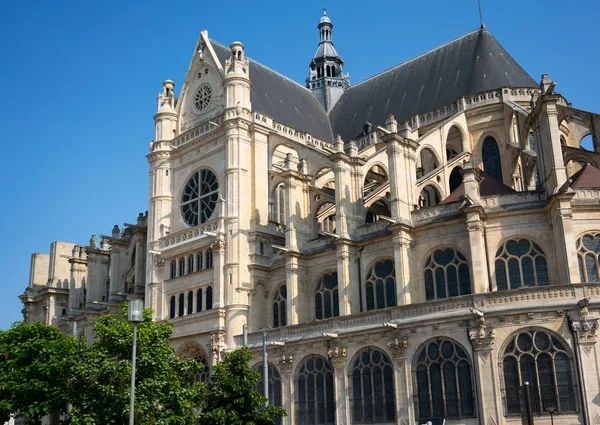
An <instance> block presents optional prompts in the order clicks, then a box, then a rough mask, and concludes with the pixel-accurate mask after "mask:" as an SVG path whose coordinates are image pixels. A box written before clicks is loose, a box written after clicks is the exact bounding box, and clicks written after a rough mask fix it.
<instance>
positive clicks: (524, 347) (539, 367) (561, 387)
mask: <svg viewBox="0 0 600 425" xmlns="http://www.w3.org/2000/svg"><path fill="white" fill-rule="evenodd" d="M509 341H510V342H509V343H508V345H507V346H506V348H505V350H504V355H503V359H502V369H503V375H504V408H505V415H507V416H512V415H519V416H520V415H521V403H522V391H521V385H522V384H523V383H524V382H529V385H530V390H531V404H532V410H533V412H534V413H536V414H538V415H539V414H547V413H548V412H547V409H548V408H549V407H550V408H551V407H553V408H555V409H556V412H557V413H574V412H576V411H577V405H576V401H575V393H576V388H575V384H574V380H573V375H572V372H571V356H570V354H569V353H568V352H567V350H566V348H565V345H564V344H563V343H562V342H561V341H559V340H558V339H557V338H556V337H554V336H553V335H551V334H550V333H549V332H547V331H545V330H542V329H530V330H522V331H519V332H517V333H515V334H513V335H512V336H511V337H510V339H509Z"/></svg>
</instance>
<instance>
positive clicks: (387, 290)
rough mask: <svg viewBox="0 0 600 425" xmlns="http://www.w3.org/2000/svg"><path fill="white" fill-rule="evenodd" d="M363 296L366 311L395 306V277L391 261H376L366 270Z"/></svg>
mask: <svg viewBox="0 0 600 425" xmlns="http://www.w3.org/2000/svg"><path fill="white" fill-rule="evenodd" d="M365 295H366V297H365V298H366V301H367V311H370V310H379V309H381V308H386V307H391V306H395V305H396V276H395V273H394V262H393V261H392V260H381V261H378V262H376V263H375V264H374V265H373V266H372V267H371V268H370V269H369V270H368V272H367V278H366V280H365Z"/></svg>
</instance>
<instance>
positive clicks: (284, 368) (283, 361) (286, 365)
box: [275, 353, 294, 375]
mask: <svg viewBox="0 0 600 425" xmlns="http://www.w3.org/2000/svg"><path fill="white" fill-rule="evenodd" d="M275 363H277V366H279V369H280V370H281V372H283V373H285V374H287V375H289V374H291V373H292V371H293V370H294V356H293V355H292V354H287V353H283V354H282V355H281V356H279V357H277V358H275Z"/></svg>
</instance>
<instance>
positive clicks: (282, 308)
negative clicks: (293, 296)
mask: <svg viewBox="0 0 600 425" xmlns="http://www.w3.org/2000/svg"><path fill="white" fill-rule="evenodd" d="M286 302H287V288H286V286H285V285H281V286H280V287H279V289H278V290H277V294H276V295H275V298H274V299H273V327H274V328H278V327H280V326H285V325H286V323H287V317H286V305H285V304H286Z"/></svg>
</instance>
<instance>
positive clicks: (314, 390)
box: [295, 354, 336, 425]
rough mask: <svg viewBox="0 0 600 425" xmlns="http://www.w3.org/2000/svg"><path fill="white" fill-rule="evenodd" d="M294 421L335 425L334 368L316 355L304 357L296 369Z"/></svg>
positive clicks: (297, 422) (314, 424) (303, 423)
mask: <svg viewBox="0 0 600 425" xmlns="http://www.w3.org/2000/svg"><path fill="white" fill-rule="evenodd" d="M295 384H296V385H295V388H296V391H295V393H296V424H298V425H334V424H335V405H336V402H335V391H334V381H333V368H332V367H331V365H330V364H329V362H328V361H327V360H326V359H325V358H323V357H321V356H318V355H315V354H313V355H310V356H308V357H306V358H305V359H304V360H303V361H302V363H301V364H300V365H299V366H298V369H297V372H296V382H295Z"/></svg>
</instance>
